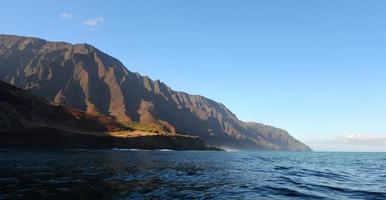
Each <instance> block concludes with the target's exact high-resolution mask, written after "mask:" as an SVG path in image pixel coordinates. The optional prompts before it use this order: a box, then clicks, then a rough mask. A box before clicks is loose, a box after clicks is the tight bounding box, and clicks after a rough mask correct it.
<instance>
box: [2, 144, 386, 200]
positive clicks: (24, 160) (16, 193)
mask: <svg viewBox="0 0 386 200" xmlns="http://www.w3.org/2000/svg"><path fill="white" fill-rule="evenodd" d="M0 158H1V159H0V199H2V198H24V199H41V198H60V199H63V198H65V199H74V198H76V199H79V198H83V199H100V198H108V199H111V198H113V199H170V198H177V199H184V198H185V199H202V198H208V199H211V198H216V199H232V198H233V199H255V198H264V197H266V198H269V199H272V198H276V199H286V198H288V199H292V198H294V197H301V198H308V199H312V198H315V199H319V198H326V199H342V198H354V199H355V198H365V199H386V177H385V174H386V160H385V159H386V154H382V153H285V152H284V153H281V152H199V151H184V152H177V151H112V150H111V151H88V150H67V151H64V150H63V151H22V150H2V151H0Z"/></svg>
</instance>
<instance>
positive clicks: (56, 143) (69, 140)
mask: <svg viewBox="0 0 386 200" xmlns="http://www.w3.org/2000/svg"><path fill="white" fill-rule="evenodd" d="M117 133H119V134H117ZM116 135H119V136H116ZM0 146H1V147H8V146H9V147H24V148H28V147H38V148H136V149H165V148H166V149H177V150H187V149H194V150H208V149H213V148H209V147H207V146H206V145H205V144H204V143H203V141H202V140H201V139H199V138H197V137H190V136H183V135H173V134H169V135H166V134H155V133H147V132H138V131H135V130H132V129H131V128H129V127H127V126H126V125H124V124H121V123H119V122H117V121H116V120H115V119H114V118H113V117H111V116H103V115H98V116H96V115H93V114H88V113H84V112H81V111H78V110H74V109H70V108H65V107H63V106H60V105H53V104H51V103H48V102H46V101H45V100H42V99H39V98H36V97H34V96H33V95H31V94H30V93H29V92H27V91H24V90H21V89H19V88H16V87H14V86H11V85H9V84H7V83H4V82H2V81H0Z"/></svg>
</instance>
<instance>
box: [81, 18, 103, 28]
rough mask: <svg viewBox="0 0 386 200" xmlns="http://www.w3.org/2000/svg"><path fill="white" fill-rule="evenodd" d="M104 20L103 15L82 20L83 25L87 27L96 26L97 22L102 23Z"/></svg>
mask: <svg viewBox="0 0 386 200" xmlns="http://www.w3.org/2000/svg"><path fill="white" fill-rule="evenodd" d="M104 21H105V20H104V18H103V17H96V18H92V19H88V20H86V21H85V22H84V25H86V26H89V27H96V26H98V25H99V24H103V22H104Z"/></svg>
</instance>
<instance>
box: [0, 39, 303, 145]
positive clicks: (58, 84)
mask: <svg viewBox="0 0 386 200" xmlns="http://www.w3.org/2000/svg"><path fill="white" fill-rule="evenodd" d="M173 76H178V74H174V75H173ZM0 79H1V80H3V81H6V82H8V83H10V84H13V85H15V86H17V87H21V88H24V89H27V90H30V91H31V92H32V93H33V94H35V95H38V96H40V97H44V98H46V99H47V100H49V101H52V102H55V103H57V104H62V105H66V106H69V107H72V108H76V109H79V110H82V111H85V112H88V113H92V114H104V115H110V116H114V117H116V119H117V120H119V121H120V122H121V123H124V124H128V125H133V124H137V125H138V124H139V125H145V126H147V127H151V128H152V129H154V130H160V131H165V132H171V133H183V134H189V135H193V136H199V137H200V138H202V139H203V140H204V141H205V142H206V143H208V144H210V145H216V146H221V147H227V148H236V149H257V150H259V149H261V150H262V149H265V150H293V151H307V150H310V148H309V147H307V146H306V145H304V144H302V143H301V142H299V141H298V140H296V139H295V138H293V137H291V136H290V135H289V134H288V133H287V132H286V131H284V130H281V129H277V128H274V127H270V126H265V125H262V124H256V123H255V124H253V123H244V122H242V121H240V120H238V119H237V117H236V116H235V115H234V114H233V113H232V112H231V111H229V110H228V109H227V108H226V107H225V106H224V105H222V104H220V103H217V102H215V101H213V100H210V99H207V98H205V97H202V96H198V95H189V94H186V93H183V92H176V91H173V90H172V89H171V88H170V87H168V86H167V85H165V84H164V83H162V82H160V81H158V80H157V81H153V80H151V79H150V78H148V77H146V76H141V75H139V74H137V73H132V72H130V71H128V70H127V68H126V67H125V66H123V64H122V63H121V62H120V61H119V60H117V59H115V58H113V57H111V56H109V55H107V54H105V53H103V52H101V51H100V50H98V49H96V48H95V47H93V46H91V45H88V44H75V45H72V44H69V43H64V42H48V41H45V40H42V39H37V38H30V37H19V36H11V35H0Z"/></svg>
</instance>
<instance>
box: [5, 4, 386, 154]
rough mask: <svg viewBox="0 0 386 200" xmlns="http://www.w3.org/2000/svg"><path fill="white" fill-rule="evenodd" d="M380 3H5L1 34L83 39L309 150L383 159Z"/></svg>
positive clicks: (384, 49) (385, 120) (384, 74)
mask: <svg viewBox="0 0 386 200" xmlns="http://www.w3.org/2000/svg"><path fill="white" fill-rule="evenodd" d="M385 10H386V1H383V0H369V1H363V0H324V1H318V0H292V1H288V0H261V1H255V0H243V1H239V0H210V1H208V0H190V1H181V0H162V1H160V0H127V1H118V0H103V1H102V0H100V1H97V0H93V1H87V0H85V1H77V0H40V1H27V0H24V1H22V0H7V1H4V2H2V12H0V33H2V34H16V35H25V36H34V37H40V38H43V39H46V40H53V41H66V42H71V43H89V44H92V45H94V46H96V47H97V48H99V49H100V50H102V51H104V52H106V53H108V54H109V55H111V56H114V57H116V58H118V59H119V60H121V61H122V62H123V63H124V65H125V66H126V67H127V68H128V69H129V70H130V71H134V72H139V73H141V74H142V75H147V76H150V77H151V78H153V79H160V80H162V81H163V82H165V83H166V84H168V85H169V86H171V87H172V88H173V89H175V90H178V91H185V92H189V93H192V94H200V95H203V96H206V97H208V98H211V99H213V100H216V101H218V102H221V103H223V104H224V105H226V106H227V107H228V108H229V109H230V110H231V111H233V112H234V113H235V114H236V115H237V116H238V117H239V118H240V119H241V120H244V121H256V122H262V123H265V124H269V125H273V126H276V127H280V128H283V129H285V130H287V131H289V133H290V134H291V135H292V136H294V137H296V138H297V139H299V140H301V141H302V142H304V143H306V144H308V145H310V146H311V147H312V148H314V149H315V150H318V151H386V12H385Z"/></svg>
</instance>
